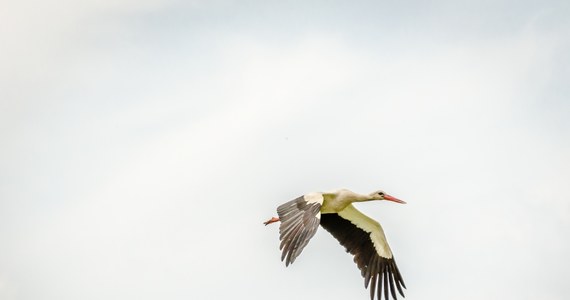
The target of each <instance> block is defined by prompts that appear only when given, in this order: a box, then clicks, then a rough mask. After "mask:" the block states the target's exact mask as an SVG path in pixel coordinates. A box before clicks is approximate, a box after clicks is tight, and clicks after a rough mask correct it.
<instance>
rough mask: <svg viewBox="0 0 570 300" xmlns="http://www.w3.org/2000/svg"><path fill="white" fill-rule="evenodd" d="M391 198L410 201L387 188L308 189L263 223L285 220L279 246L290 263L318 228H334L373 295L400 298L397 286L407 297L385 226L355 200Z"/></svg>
mask: <svg viewBox="0 0 570 300" xmlns="http://www.w3.org/2000/svg"><path fill="white" fill-rule="evenodd" d="M373 200H388V201H393V202H396V203H401V204H405V203H406V202H404V201H402V200H400V199H397V198H395V197H392V196H390V195H388V194H386V193H384V192H383V191H376V192H373V193H370V194H368V195H362V194H358V193H354V192H352V191H349V190H346V189H341V190H338V191H334V192H327V193H309V194H306V195H303V196H301V197H299V198H296V199H294V200H291V201H289V202H287V203H284V204H282V205H280V206H279V207H277V214H278V215H279V217H273V218H271V219H270V220H268V221H266V222H264V224H265V225H268V224H271V223H274V222H279V221H280V222H281V224H280V226H279V239H280V240H281V244H280V245H279V249H280V250H283V252H282V254H281V261H283V260H285V266H289V264H291V263H293V262H294V261H295V259H296V258H297V256H299V254H301V251H303V248H305V246H307V244H308V243H309V240H310V239H311V238H312V237H313V236H314V235H315V233H316V232H317V228H318V227H319V224H320V225H321V226H323V228H324V229H326V230H327V231H328V232H330V233H331V234H332V235H333V236H334V237H335V238H336V239H337V240H338V241H339V242H340V244H341V245H343V246H344V247H345V248H346V252H350V253H351V254H352V255H354V262H355V263H356V264H357V266H358V268H359V269H360V272H361V274H362V276H363V277H364V287H365V288H368V285H370V299H371V300H374V297H375V295H376V294H375V292H376V289H377V291H378V294H377V299H378V300H381V299H382V289H383V290H384V299H386V300H388V299H389V294H391V295H392V298H393V299H395V300H396V299H397V297H396V290H395V289H398V292H399V293H400V295H402V296H404V292H403V291H402V287H404V288H406V285H405V284H404V280H403V279H402V275H400V271H399V270H398V267H397V266H396V261H395V260H394V256H393V255H392V251H391V250H390V246H388V242H387V241H386V236H385V235H384V231H383V230H382V227H381V226H380V224H379V223H378V222H376V221H374V220H373V219H371V218H369V217H368V216H366V215H365V214H363V213H361V212H360V211H358V210H357V209H356V208H355V207H354V206H353V205H352V203H353V202H364V201H373Z"/></svg>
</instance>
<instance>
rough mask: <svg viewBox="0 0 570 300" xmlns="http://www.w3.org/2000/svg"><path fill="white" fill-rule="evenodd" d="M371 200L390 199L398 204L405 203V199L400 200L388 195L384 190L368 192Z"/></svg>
mask: <svg viewBox="0 0 570 300" xmlns="http://www.w3.org/2000/svg"><path fill="white" fill-rule="evenodd" d="M369 196H370V198H371V200H388V201H392V202H396V203H400V204H406V202H405V201H403V200H400V199H398V198H396V197H393V196H390V195H388V194H386V193H384V191H375V192H372V193H370V194H369Z"/></svg>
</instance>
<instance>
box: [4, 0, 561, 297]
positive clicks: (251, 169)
mask: <svg viewBox="0 0 570 300" xmlns="http://www.w3.org/2000/svg"><path fill="white" fill-rule="evenodd" d="M149 3H151V4H152V3H154V4H152V5H150V6H148V7H147V8H145V7H142V8H131V4H132V3H130V2H125V3H123V4H119V6H118V7H107V6H106V4H105V5H103V6H98V5H99V4H89V5H93V7H95V6H97V7H96V8H93V7H92V6H89V7H88V8H86V9H85V11H84V12H85V14H92V13H93V12H94V11H99V10H102V9H109V10H111V11H115V12H117V13H119V14H120V13H121V12H122V11H124V10H126V11H129V12H130V11H137V10H146V9H148V11H149V12H152V11H153V10H154V9H156V6H155V5H157V6H160V5H162V4H160V3H157V2H149ZM113 5H115V4H113ZM122 5H124V6H122ZM220 5H221V4H220ZM82 14H83V12H81V13H79V12H75V13H74V14H73V17H70V18H74V20H79V19H80V17H81V16H82ZM119 19H120V18H119ZM97 20H99V19H97ZM70 22H71V21H70ZM73 22H79V21H73ZM125 22H126V21H125ZM355 22H357V21H355ZM61 24H65V23H64V22H61ZM125 24H127V25H128V22H126V23H125ZM127 25H125V28H126V29H125V30H127V31H136V30H142V29H140V28H137V27H136V26H133V27H129V26H127ZM53 26H56V25H53ZM57 26H62V27H66V26H63V25H57ZM222 27H223V26H222ZM62 30H63V29H62ZM216 30H219V31H216ZM216 30H214V31H215V32H216V34H215V35H211V36H209V35H208V34H205V33H204V32H208V33H212V30H211V29H203V31H199V32H201V33H192V34H193V35H191V38H189V40H190V42H184V43H180V44H177V45H178V46H180V47H181V48H180V49H175V50H172V49H171V48H170V47H169V46H172V45H168V46H161V45H158V46H155V47H150V46H149V47H146V46H148V45H150V44H153V42H154V40H153V39H150V40H144V39H142V40H140V41H137V43H139V44H136V43H135V44H134V45H130V46H129V45H127V46H125V45H123V46H120V45H116V44H113V43H110V45H109V44H105V45H103V47H102V48H92V47H91V46H88V47H86V49H85V50H82V51H79V53H78V54H77V56H75V58H74V59H71V60H67V59H65V58H61V60H60V61H62V62H64V63H66V65H65V67H66V68H67V69H66V72H65V74H63V75H61V76H54V77H53V78H51V79H50V81H51V83H53V85H50V88H49V89H47V91H48V93H47V94H43V95H42V93H41V92H45V91H46V90H42V89H40V90H34V87H35V86H34V82H35V81H34V80H30V79H21V81H19V82H20V83H21V84H22V85H23V86H27V87H29V90H28V91H27V93H26V94H23V96H22V97H23V98H24V99H25V100H27V101H29V103H35V102H36V101H37V102H39V101H38V100H37V99H41V97H42V96H43V97H45V99H47V100H48V101H46V102H45V103H43V104H40V105H39V107H40V108H42V109H41V110H39V109H34V106H33V105H29V106H25V107H24V108H21V110H22V111H24V112H25V115H26V116H27V118H28V119H26V120H34V122H35V123H33V124H32V125H30V124H28V123H26V120H23V119H21V117H20V115H17V116H15V117H12V119H11V121H9V122H8V121H5V124H16V125H17V126H15V127H14V128H15V130H12V131H11V133H9V134H7V137H8V139H9V141H11V142H13V143H10V145H9V146H7V147H6V148H4V149H3V150H2V151H3V154H6V155H3V156H4V157H12V158H13V159H10V160H8V159H3V160H2V165H3V166H8V167H10V168H9V170H12V171H13V173H12V176H11V177H10V178H11V179H10V180H9V181H6V182H7V184H4V187H3V189H2V190H1V192H2V198H3V199H14V200H12V201H7V200H4V201H2V202H0V205H1V206H2V208H4V209H3V210H2V212H1V213H3V215H2V216H3V218H2V221H0V222H2V223H0V224H1V225H6V226H2V227H1V228H3V229H0V237H1V238H2V240H4V241H6V243H3V244H5V245H8V246H6V247H4V248H3V249H1V250H0V254H2V255H0V257H4V258H3V259H0V267H2V268H4V270H6V271H3V272H4V273H2V274H0V275H2V276H0V284H2V285H1V286H0V293H2V292H3V291H4V294H0V295H2V296H4V295H5V294H9V293H12V294H13V295H15V296H14V298H17V299H28V298H29V299H32V298H37V297H38V296H39V295H42V297H44V298H45V299H50V298H53V299H72V298H73V299H75V298H84V297H85V296H86V295H87V296H89V297H91V298H122V299H125V298H137V299H140V298H145V297H147V298H157V296H159V297H160V296H162V297H164V296H165V295H167V296H168V297H169V298H199V297H201V298H221V297H228V295H231V296H232V297H235V296H236V295H238V296H243V295H246V294H247V295H249V297H250V298H253V299H256V298H261V297H262V296H263V297H266V296H267V295H269V294H271V295H272V297H274V298H278V299H279V298H290V296H291V294H293V293H295V292H294V291H289V290H287V289H284V290H282V289H283V283H284V282H285V283H287V284H289V285H291V286H296V287H298V288H300V289H302V290H303V292H304V293H305V294H306V295H307V296H308V297H310V296H311V295H315V296H316V295H322V294H323V293H331V297H333V296H337V295H338V296H346V297H357V296H362V297H363V298H364V297H367V292H366V291H364V290H363V288H362V284H361V283H362V282H361V281H362V279H361V278H359V277H358V271H357V270H356V268H355V266H353V264H352V260H351V259H350V257H348V256H347V255H345V254H344V253H343V250H342V249H341V247H340V246H338V245H337V243H336V241H334V240H333V239H332V238H331V237H330V236H327V234H326V233H325V232H324V231H323V232H320V233H319V234H318V236H317V237H316V238H315V240H313V241H312V242H311V245H310V246H309V247H308V248H307V249H306V250H305V252H304V253H303V255H302V257H301V258H300V260H299V261H298V262H297V263H296V264H295V265H294V266H292V267H290V268H288V269H285V268H284V267H283V266H282V264H281V263H280V262H279V261H278V257H279V255H278V253H277V250H276V248H277V231H276V228H266V227H263V226H261V225H260V222H261V221H263V219H264V218H266V217H269V216H270V215H271V214H272V213H273V210H274V208H275V206H276V205H278V204H279V203H281V202H284V201H286V200H288V198H289V197H294V196H297V193H302V192H308V191H311V190H312V189H321V188H322V189H329V188H336V187H339V186H344V187H348V188H352V189H354V190H356V191H362V192H367V191H368V190H373V189H377V188H384V189H386V190H388V191H389V192H390V193H393V194H395V195H396V196H398V197H401V198H403V199H405V200H407V201H408V202H409V205H407V206H395V205H388V204H384V203H382V204H368V205H363V206H362V208H363V210H364V211H366V212H367V213H368V214H370V215H371V216H374V217H375V218H378V219H379V220H381V222H382V223H383V224H384V227H385V230H386V233H387V235H388V238H389V240H390V242H391V244H392V248H394V250H395V252H396V256H397V257H398V263H399V265H400V268H401V269H402V271H403V273H404V276H405V279H406V283H407V285H408V287H409V291H408V293H407V294H408V296H409V298H410V299H413V298H418V297H420V295H421V297H422V298H423V299H436V298H437V299H451V298H455V297H457V295H470V296H466V297H481V296H484V295H485V296H493V297H495V298H499V297H503V298H506V297H510V296H513V295H514V296H516V297H519V298H524V297H527V298H530V297H531V296H532V297H536V296H538V295H539V293H540V295H546V296H545V297H548V298H549V299H563V298H562V295H566V294H567V292H568V291H567V288H565V285H564V283H563V282H561V280H557V279H556V278H567V275H568V274H567V271H566V270H567V269H568V268H567V267H565V266H564V263H563V261H564V260H563V259H562V260H560V259H561V258H563V255H564V254H565V253H566V252H567V250H568V248H569V245H568V243H567V241H566V240H565V238H564V237H565V236H567V233H568V230H569V229H570V227H569V224H568V221H567V219H568V218H567V217H568V215H569V214H570V211H569V206H568V204H567V201H566V198H567V197H566V195H567V193H565V192H564V191H565V184H566V182H568V179H570V161H569V160H568V154H567V153H568V150H569V149H568V144H567V143H566V142H564V141H562V142H561V141H559V140H564V139H565V138H567V135H565V134H564V133H563V134H560V133H559V134H558V135H556V134H552V135H547V136H542V135H540V134H539V133H540V132H542V131H543V130H544V128H545V125H544V124H542V122H541V119H540V118H537V119H527V116H528V115H529V114H532V113H533V112H534V110H535V109H537V107H540V103H539V101H537V99H540V97H541V95H543V93H544V87H545V86H549V84H552V79H551V77H549V74H550V73H549V71H548V70H549V69H552V68H554V67H553V66H554V65H555V63H554V62H553V61H552V60H553V58H552V55H551V53H557V51H559V49H560V47H565V45H567V44H565V43H561V42H559V40H558V39H557V38H553V37H552V36H547V37H544V36H543V35H541V34H538V33H536V32H533V31H532V30H523V31H521V32H520V33H519V34H517V35H514V36H510V37H509V38H502V39H497V38H488V39H484V38H482V39H473V40H470V41H455V42H446V43H442V44H438V45H433V44H430V45H428V44H424V42H422V41H417V40H416V41H414V40H412V39H405V41H402V40H398V39H395V40H394V43H395V44H397V45H398V46H397V47H396V46H390V45H386V44H383V43H370V44H366V45H363V44H360V43H358V40H357V39H353V38H352V37H351V36H349V35H346V34H345V33H343V32H334V33H330V32H326V33H323V32H324V31H314V30H313V31H311V32H308V31H307V32H304V34H303V35H300V36H295V37H288V38H287V39H283V40H279V39H275V40H272V39H268V38H267V37H265V36H263V35H260V34H257V33H251V32H248V31H247V30H245V29H243V28H240V29H235V30H232V28H231V26H227V27H225V31H224V30H220V29H216ZM54 32H55V30H54ZM553 41H554V42H553ZM382 42H384V41H382ZM89 45H91V44H89ZM197 45H199V46H197ZM401 46H406V47H404V48H403V49H406V50H405V51H404V50H402V51H401V52H398V51H394V50H395V49H398V48H399V47H401ZM418 46H425V47H423V48H421V50H414V48H415V47H418ZM200 47H202V48H200ZM196 48H199V51H198V50H196ZM54 49H55V48H54ZM204 49H206V50H207V51H206V52H204V51H201V50H204ZM135 50H136V51H135ZM154 51H156V52H154ZM35 55H38V56H37V57H38V61H44V60H46V59H47V57H51V56H49V55H48V56H45V55H46V53H43V52H41V51H38V52H37V53H35ZM77 58H80V59H77ZM83 58H89V59H83ZM150 58H156V61H154V60H149V59H150ZM46 63H47V64H52V63H54V62H46ZM34 68H35V67H34ZM50 68H51V67H50ZM536 70H541V71H542V72H538V73H537V72H535V71H536ZM22 72H23V73H26V72H27V71H22ZM8 75H9V74H8V73H7V72H4V73H3V75H2V76H3V77H9V76H8ZM24 75H26V76H27V75H28V74H24ZM63 79H65V80H63ZM18 80H20V79H18ZM18 105H20V104H18ZM44 108H45V109H47V110H43V109H44ZM14 110H18V109H12V110H11V111H12V112H13V111H14ZM30 116H33V117H30ZM11 122H13V123H11ZM22 124H24V125H22ZM23 137H24V138H23ZM4 170H8V168H4ZM8 175H9V174H7V172H6V171H4V174H2V177H1V178H8V177H9V176H8ZM15 200H17V201H15ZM544 245H547V246H548V247H546V248H545V247H544ZM541 253H545V256H546V257H544V258H542V259H541V260H540V261H538V260H537V261H532V260H533V259H536V256H537V255H540V254H541ZM331 262H334V263H331ZM543 267H544V268H547V269H548V272H549V274H551V275H552V277H553V278H554V279H552V278H550V276H549V277H547V276H545V277H544V278H536V277H535V275H536V274H538V273H540V272H541V271H540V270H542V268H543ZM323 269H324V270H325V271H326V272H324V274H323ZM220 274H221V275H220ZM308 278H310V279H312V280H313V281H314V282H317V283H319V285H318V286H311V285H310V284H307V279H308ZM315 278H318V279H315ZM345 281H346V283H345V284H344V285H341V284H340V283H343V282H345ZM331 282H333V283H334V282H338V284H332V286H333V287H330V288H328V289H323V288H322V286H321V285H324V284H326V283H329V284H330V283H331ZM12 283H13V286H17V287H18V289H11V288H10V289H9V291H10V292H9V293H7V292H5V290H6V289H5V288H4V287H6V286H8V287H10V286H12ZM521 284H525V286H527V288H526V289H525V290H524V291H523V292H524V293H519V294H517V292H516V291H520V289H518V287H519V286H520V285H521ZM533 284H534V285H533ZM337 286H338V289H337V288H336V287H337ZM220 287H223V288H220ZM3 288H4V290H2V289H3ZM276 289H280V290H282V291H281V292H280V293H279V294H275V293H274V291H275V290H276ZM545 290H546V291H545ZM414 296H415V297H414Z"/></svg>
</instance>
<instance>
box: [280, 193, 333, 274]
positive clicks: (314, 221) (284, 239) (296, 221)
mask: <svg viewBox="0 0 570 300" xmlns="http://www.w3.org/2000/svg"><path fill="white" fill-rule="evenodd" d="M322 205H323V195H321V194H319V193H312V194H307V195H304V196H301V197H299V198H297V199H294V200H291V201H289V202H287V203H285V204H283V205H280V206H279V207H277V214H278V215H279V220H280V221H281V225H280V226H279V239H280V240H281V244H280V245H279V250H283V252H282V254H281V261H283V260H284V259H285V265H286V266H288V265H289V264H291V263H293V262H294V261H295V258H297V256H299V254H301V251H303V248H305V246H307V244H308V243H309V240H311V238H312V237H313V236H314V235H315V233H316V232H317V229H318V228H319V223H320V217H321V206H322Z"/></svg>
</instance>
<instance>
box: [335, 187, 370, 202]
mask: <svg viewBox="0 0 570 300" xmlns="http://www.w3.org/2000/svg"><path fill="white" fill-rule="evenodd" d="M338 197H339V198H341V199H342V200H344V201H346V202H365V201H371V200H374V199H372V197H370V196H369V195H362V194H357V193H355V192H352V191H348V190H346V191H342V192H341V193H339V194H338Z"/></svg>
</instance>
